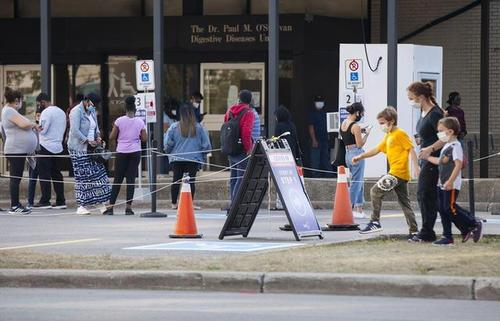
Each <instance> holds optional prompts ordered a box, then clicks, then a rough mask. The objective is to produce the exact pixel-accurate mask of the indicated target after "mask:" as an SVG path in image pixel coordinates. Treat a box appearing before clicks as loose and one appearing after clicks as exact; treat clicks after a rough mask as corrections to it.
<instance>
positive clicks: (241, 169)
mask: <svg viewBox="0 0 500 321" xmlns="http://www.w3.org/2000/svg"><path fill="white" fill-rule="evenodd" d="M246 157H247V155H245V154H241V155H238V156H229V166H231V180H230V183H229V194H230V195H229V196H230V197H231V202H232V201H233V200H234V198H235V197H236V193H237V192H238V189H239V188H240V184H241V180H242V179H243V175H244V174H245V170H246V168H247V164H248V159H245V158H246ZM244 159H245V160H244ZM235 164H236V165H235ZM236 177H239V178H236Z"/></svg>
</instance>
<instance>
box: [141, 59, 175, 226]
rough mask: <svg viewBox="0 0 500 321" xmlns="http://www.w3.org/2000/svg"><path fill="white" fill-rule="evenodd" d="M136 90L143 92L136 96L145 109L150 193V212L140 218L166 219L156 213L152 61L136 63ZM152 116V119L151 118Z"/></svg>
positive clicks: (154, 113) (163, 214)
mask: <svg viewBox="0 0 500 321" xmlns="http://www.w3.org/2000/svg"><path fill="white" fill-rule="evenodd" d="M135 65H136V80H137V90H143V91H144V93H143V94H138V95H137V96H139V97H140V98H142V100H143V101H142V103H143V104H144V107H145V109H146V126H147V130H148V140H147V145H146V146H147V152H146V155H147V167H148V178H149V191H150V193H151V211H150V212H146V213H142V214H141V217H167V214H165V213H160V212H157V211H156V193H157V192H156V189H157V184H156V182H157V181H156V153H153V152H152V148H156V146H157V142H156V140H154V139H153V137H154V136H153V134H154V123H155V122H156V112H157V110H156V106H155V104H156V102H155V96H154V93H152V94H149V93H148V90H154V88H155V83H154V63H153V61H152V60H138V61H136V64H135ZM137 96H136V97H137ZM153 116H154V117H153Z"/></svg>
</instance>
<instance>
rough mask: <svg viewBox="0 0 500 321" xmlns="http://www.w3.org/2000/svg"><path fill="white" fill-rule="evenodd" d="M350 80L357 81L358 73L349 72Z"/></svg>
mask: <svg viewBox="0 0 500 321" xmlns="http://www.w3.org/2000/svg"><path fill="white" fill-rule="evenodd" d="M351 81H359V73H357V72H351Z"/></svg>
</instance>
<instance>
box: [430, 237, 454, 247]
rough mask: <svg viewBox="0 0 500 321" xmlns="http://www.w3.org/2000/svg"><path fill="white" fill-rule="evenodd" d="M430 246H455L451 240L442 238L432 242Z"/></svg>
mask: <svg viewBox="0 0 500 321" xmlns="http://www.w3.org/2000/svg"><path fill="white" fill-rule="evenodd" d="M432 245H434V246H453V245H455V242H454V241H453V239H449V238H447V237H443V238H441V239H440V240H437V241H434V242H432Z"/></svg>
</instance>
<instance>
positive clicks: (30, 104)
mask: <svg viewBox="0 0 500 321" xmlns="http://www.w3.org/2000/svg"><path fill="white" fill-rule="evenodd" d="M4 79H5V86H7V87H11V88H13V89H17V90H20V91H21V92H22V93H23V95H24V102H23V106H22V108H21V109H20V110H19V112H20V113H21V114H23V115H26V117H28V118H29V119H31V120H35V110H36V101H35V100H36V96H38V94H39V93H40V92H41V87H42V81H41V72H40V67H39V66H8V67H5V78H4Z"/></svg>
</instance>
